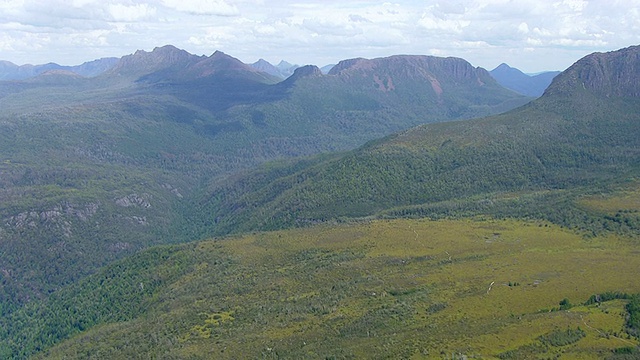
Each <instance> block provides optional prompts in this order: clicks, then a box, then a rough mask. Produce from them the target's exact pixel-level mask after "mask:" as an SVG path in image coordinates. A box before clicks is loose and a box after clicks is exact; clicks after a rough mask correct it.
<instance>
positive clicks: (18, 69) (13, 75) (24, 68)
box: [0, 58, 118, 81]
mask: <svg viewBox="0 0 640 360" xmlns="http://www.w3.org/2000/svg"><path fill="white" fill-rule="evenodd" d="M117 61H118V59H117V58H102V59H98V60H93V61H89V62H85V63H83V64H81V65H76V66H62V65H58V64H55V63H48V64H44V65H21V66H18V65H16V64H14V63H11V62H9V61H0V81H2V80H23V79H28V78H31V77H34V76H37V75H39V74H42V73H44V72H47V71H51V70H64V71H70V72H73V73H75V74H78V75H82V76H85V77H94V76H98V75H100V74H102V73H103V72H105V71H107V70H108V69H109V68H111V67H112V66H113V65H115V63H116V62H117Z"/></svg>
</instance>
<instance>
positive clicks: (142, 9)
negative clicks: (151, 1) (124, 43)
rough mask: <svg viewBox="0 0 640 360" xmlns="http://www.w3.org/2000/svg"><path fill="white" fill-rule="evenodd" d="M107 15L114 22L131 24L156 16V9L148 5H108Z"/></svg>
mask: <svg viewBox="0 0 640 360" xmlns="http://www.w3.org/2000/svg"><path fill="white" fill-rule="evenodd" d="M108 9H109V14H111V17H112V19H113V20H114V21H116V22H118V21H124V22H133V21H140V20H145V19H151V18H153V17H155V15H156V8H155V7H153V6H150V5H148V4H136V5H123V4H109V7H108Z"/></svg>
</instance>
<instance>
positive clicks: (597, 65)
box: [545, 46, 640, 97]
mask: <svg viewBox="0 0 640 360" xmlns="http://www.w3.org/2000/svg"><path fill="white" fill-rule="evenodd" d="M580 89H583V90H584V89H586V90H589V91H590V92H592V93H594V94H595V95H598V96H604V97H640V46H631V47H628V48H624V49H620V50H616V51H610V52H606V53H599V52H598V53H593V54H590V55H587V56H585V57H583V58H582V59H580V60H578V61H577V62H576V63H575V64H573V65H571V66H570V67H569V68H568V69H567V70H565V71H564V72H562V73H561V74H560V75H558V76H557V77H556V78H555V79H554V80H553V82H552V83H551V85H550V86H549V88H548V89H547V91H546V92H545V94H547V93H549V94H573V93H574V92H575V91H579V90H580Z"/></svg>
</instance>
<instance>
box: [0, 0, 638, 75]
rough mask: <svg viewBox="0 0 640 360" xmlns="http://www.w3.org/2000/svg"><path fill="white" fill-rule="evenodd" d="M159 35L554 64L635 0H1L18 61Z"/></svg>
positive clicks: (625, 41) (527, 66)
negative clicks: (382, 0) (386, 0)
mask: <svg viewBox="0 0 640 360" xmlns="http://www.w3.org/2000/svg"><path fill="white" fill-rule="evenodd" d="M167 44H171V45H175V46H177V47H178V48H181V49H184V50H187V51H189V52H191V53H193V54H197V55H210V54H212V53H213V52H214V51H216V50H221V51H224V52H225V53H227V54H229V55H231V56H234V57H236V58H238V59H240V60H242V61H243V62H246V63H252V62H255V61H257V60H258V59H259V58H264V59H266V60H267V61H269V62H271V63H273V64H277V63H278V62H279V61H280V60H282V59H284V60H287V61H289V62H291V63H295V64H299V65H304V64H315V65H319V66H323V65H326V64H331V63H336V62H338V61H339V60H343V59H348V58H354V57H365V58H374V57H383V56H389V55H394V54H420V55H436V56H456V57H461V58H464V59H466V60H468V61H469V62H471V63H472V64H473V65H475V66H482V67H484V68H486V69H488V70H491V69H493V68H494V67H496V66H497V65H499V64H500V63H502V62H506V63H508V64H510V65H511V66H514V67H517V68H519V69H521V70H523V71H525V72H538V71H544V70H564V69H565V68H567V67H568V66H570V65H571V64H572V63H574V62H575V61H576V60H578V59H579V58H581V57H583V56H585V55H587V54H589V53H592V52H596V51H611V50H616V49H619V48H623V47H627V46H630V45H638V44H640V0H624V1H616V0H599V1H585V0H477V1H456V0H439V1H429V0H425V1H389V2H381V1H364V0H356V1H335V0H324V1H319V0H317V1H292V0H278V1H276V0H238V1H232V0H156V1H142V0H46V1H45V0H0V59H1V60H8V61H11V62H14V63H16V64H19V65H22V64H26V63H31V64H42V63H47V62H56V63H59V64H61V65H77V64H80V63H82V62H85V61H89V60H93V59H97V58H101V57H107V56H115V57H120V56H123V55H127V54H131V53H133V52H135V51H136V50H138V49H141V50H147V51H150V50H152V49H153V48H154V47H156V46H162V45H167Z"/></svg>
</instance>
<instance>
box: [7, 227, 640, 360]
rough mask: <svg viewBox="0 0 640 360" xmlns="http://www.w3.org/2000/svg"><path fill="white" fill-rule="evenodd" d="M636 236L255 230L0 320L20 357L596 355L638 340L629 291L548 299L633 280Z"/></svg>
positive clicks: (150, 262) (546, 231) (168, 251)
mask: <svg viewBox="0 0 640 360" xmlns="http://www.w3.org/2000/svg"><path fill="white" fill-rule="evenodd" d="M540 225H542V226H540ZM635 247H636V245H635V244H634V242H633V241H632V240H631V239H628V238H618V237H614V236H608V237H595V238H591V239H584V238H583V237H582V236H580V235H578V234H575V233H574V232H572V231H569V230H567V229H562V228H560V227H558V226H555V225H551V224H548V223H539V222H533V221H531V222H522V221H514V220H484V221H477V220H476V221H472V220H456V221H452V220H438V221H429V220H384V221H379V220H378V221H367V222H362V223H360V224H345V225H340V226H329V225H321V226H315V227H310V228H305V229H296V230H287V231H277V232H268V233H254V234H247V235H242V236H237V237H231V238H224V239H217V240H211V241H206V242H198V243H192V244H186V245H179V246H173V247H162V248H154V249H152V250H147V251H144V252H142V253H141V254H139V255H136V256H134V257H132V258H128V259H126V260H124V261H121V262H118V263H116V264H114V265H110V266H107V267H106V268H105V269H103V270H101V271H99V272H98V273H96V274H94V275H91V276H89V277H88V278H86V279H84V280H80V281H79V282H78V283H77V284H76V285H73V286H70V287H66V288H63V289H61V290H60V291H58V292H56V293H55V294H53V295H52V296H51V297H49V298H48V299H47V300H45V301H43V302H39V303H32V304H30V306H28V307H26V308H25V309H22V310H20V311H18V312H15V313H14V314H12V315H11V316H10V317H8V318H3V320H2V328H3V329H9V334H7V336H6V338H7V339H10V341H8V342H7V344H10V346H11V349H12V350H11V351H14V353H13V354H14V356H16V357H18V358H20V357H22V356H18V355H19V354H22V355H27V354H29V352H30V351H35V350H37V349H42V352H39V353H37V355H36V358H47V359H56V358H65V359H73V358H109V359H125V358H137V357H139V356H140V354H144V357H162V358H196V359H197V358H203V359H205V358H212V357H215V358H256V357H262V356H267V357H269V356H271V357H276V356H280V357H284V358H301V357H321V358H324V357H331V356H335V357H356V358H370V357H395V356H398V354H401V355H402V356H403V357H416V358H432V357H440V356H441V355H440V354H441V353H443V354H454V353H455V354H461V355H467V356H477V357H483V358H491V357H496V356H498V355H500V354H503V353H505V352H508V351H515V352H519V353H520V354H525V353H526V351H533V350H532V349H537V350H540V351H546V353H547V354H548V355H549V356H554V355H555V354H559V353H560V352H563V353H564V354H567V355H571V354H572V356H574V357H581V358H587V359H588V358H594V359H595V358H602V357H604V356H606V354H613V350H614V349H616V348H620V347H624V346H636V345H637V344H638V342H637V340H636V339H633V338H627V336H626V335H623V334H624V333H625V329H626V325H625V324H626V322H625V316H624V315H625V314H626V313H627V311H626V309H625V306H626V304H625V302H627V301H628V300H619V299H618V300H616V299H613V300H608V301H604V302H602V303H600V304H599V305H598V304H597V303H594V304H591V305H588V306H587V305H579V306H578V305H574V307H572V308H571V309H570V310H569V311H553V312H549V311H548V310H543V309H548V308H551V307H553V306H554V305H555V306H557V304H558V300H557V299H562V298H568V299H582V301H586V300H587V299H588V298H589V297H590V296H591V294H595V293H602V292H603V289H604V290H607V289H614V290H616V291H618V292H620V293H638V292H640V287H638V284H637V282H636V281H635V276H636V274H635V272H634V269H637V267H638V265H640V264H639V263H638V261H639V260H638V259H637V256H635V255H634V254H633V249H635ZM510 281H511V282H513V281H517V282H518V283H520V285H519V286H516V287H513V286H511V287H510V286H508V283H509V282H510ZM141 283H142V284H143V285H144V289H142V287H141V286H140V284H141ZM567 284H574V285H572V286H567ZM48 309H50V310H48ZM47 318H50V320H47ZM34 329H38V331H34ZM81 329H83V331H81ZM576 329H581V330H580V331H579V330H576ZM580 334H582V335H580ZM64 339H67V340H64ZM561 343H562V344H564V345H560V344H561ZM51 344H57V345H55V346H53V347H49V346H50V345H51ZM545 344H547V345H548V346H546V345H545ZM527 349H529V350H527ZM542 349H544V350H542ZM20 351H23V352H20ZM276 353H277V354H276ZM534 353H536V352H535V351H534ZM526 354H530V352H529V353H526ZM520 358H522V356H520Z"/></svg>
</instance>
